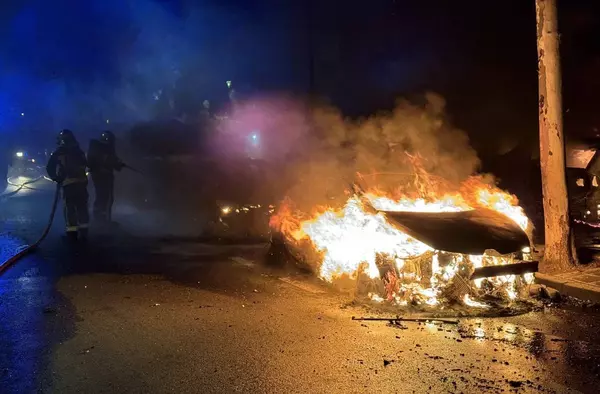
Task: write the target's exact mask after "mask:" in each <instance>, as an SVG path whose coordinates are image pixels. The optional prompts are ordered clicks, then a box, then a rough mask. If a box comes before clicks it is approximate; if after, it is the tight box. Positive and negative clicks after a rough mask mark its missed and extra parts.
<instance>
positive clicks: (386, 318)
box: [352, 316, 459, 324]
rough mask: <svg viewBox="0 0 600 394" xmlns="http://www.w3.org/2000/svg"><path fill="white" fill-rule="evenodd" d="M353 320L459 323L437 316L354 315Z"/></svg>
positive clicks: (392, 322) (396, 322)
mask: <svg viewBox="0 0 600 394" xmlns="http://www.w3.org/2000/svg"><path fill="white" fill-rule="evenodd" d="M352 320H357V321H387V322H389V323H391V324H398V323H399V322H412V323H443V324H458V323H459V321H458V320H449V319H437V318H408V317H400V316H396V317H356V316H352Z"/></svg>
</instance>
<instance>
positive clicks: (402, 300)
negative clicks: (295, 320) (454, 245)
mask: <svg viewBox="0 0 600 394" xmlns="http://www.w3.org/2000/svg"><path fill="white" fill-rule="evenodd" d="M368 205H371V206H372V207H373V208H375V210H373V208H371V207H369V206H368ZM292 206H293V203H292V202H291V201H289V200H288V201H286V202H285V203H284V204H282V207H281V208H280V210H279V211H278V213H277V214H276V215H275V216H274V217H273V218H272V223H271V224H272V226H273V227H275V228H277V229H278V230H279V231H280V232H281V233H282V234H283V235H284V236H285V238H286V240H287V241H288V242H290V243H292V244H294V245H303V246H305V247H306V246H307V245H308V247H309V248H310V249H312V252H315V253H316V255H317V256H318V258H319V259H320V261H319V266H318V274H319V276H320V277H321V278H322V279H323V280H325V281H328V282H333V281H335V280H336V279H338V278H341V277H344V276H346V277H350V278H351V279H355V280H359V278H360V277H361V275H362V276H363V277H364V276H365V275H366V276H367V277H368V278H370V279H376V280H381V281H382V282H383V283H384V291H383V293H385V294H383V293H380V294H376V293H372V294H370V298H371V299H372V300H375V301H377V302H381V301H383V300H384V299H386V300H388V301H390V302H396V303H398V304H399V305H405V304H407V303H409V302H410V303H417V304H425V305H432V306H433V305H438V304H439V303H440V301H441V300H442V299H448V298H451V297H450V295H451V294H455V295H456V297H454V298H455V299H458V300H459V302H462V303H463V304H464V305H468V306H472V307H480V308H483V307H486V305H485V304H483V303H480V302H478V301H475V300H473V299H472V295H473V294H482V293H486V294H489V293H492V294H494V295H501V296H502V297H503V298H506V299H509V300H514V299H515V298H517V297H518V290H519V288H518V287H519V285H520V284H523V283H531V280H532V277H531V276H526V277H516V276H514V275H509V276H502V277H495V278H487V279H477V280H474V281H472V282H471V281H466V280H465V279H464V276H461V275H458V274H459V272H463V271H465V270H471V271H472V269H474V268H477V267H482V266H487V265H500V264H507V263H511V262H512V260H513V258H514V256H513V255H508V256H500V255H494V254H493V253H490V254H484V255H479V256H473V255H463V254H456V253H447V252H443V251H438V250H435V249H433V248H432V247H431V246H429V245H426V244H424V243H423V242H421V241H419V240H417V239H415V238H413V237H411V236H409V235H408V234H406V233H404V232H402V231H401V230H399V229H398V228H396V227H394V226H393V225H391V224H390V223H389V222H388V220H387V218H386V214H385V213H384V212H380V211H398V212H400V211H410V212H459V211H468V210H473V209H475V208H477V207H484V208H488V209H493V210H495V211H497V212H500V213H502V214H504V215H506V216H508V217H509V218H510V219H512V220H513V221H514V222H515V223H517V224H518V225H519V226H520V227H521V228H522V229H523V230H527V228H528V226H529V220H528V218H527V216H526V215H525V213H524V211H523V209H522V208H521V207H519V206H518V201H517V199H516V197H514V196H512V195H509V194H507V193H505V192H503V191H501V190H499V189H497V188H495V187H493V186H489V185H487V184H485V183H483V182H481V180H480V178H470V179H469V180H467V181H466V182H464V183H463V184H462V185H461V188H460V190H459V191H457V192H455V193H447V194H442V195H439V196H438V197H434V196H432V195H427V196H424V197H417V198H411V197H409V196H407V195H400V196H398V195H395V196H392V195H390V194H389V193H384V192H382V191H378V190H370V191H369V192H366V193H364V194H363V195H362V196H359V195H357V194H352V195H350V197H349V198H348V200H347V201H346V203H345V205H344V206H343V207H342V208H340V209H334V208H331V207H326V208H321V209H320V210H319V211H318V212H317V213H314V214H313V215H312V216H311V217H306V216H305V215H303V214H301V213H297V212H294V211H293V209H292ZM386 265H387V266H388V268H389V269H387V270H386V269H383V270H382V267H385V266H386ZM390 267H391V268H390ZM382 296H383V297H382Z"/></svg>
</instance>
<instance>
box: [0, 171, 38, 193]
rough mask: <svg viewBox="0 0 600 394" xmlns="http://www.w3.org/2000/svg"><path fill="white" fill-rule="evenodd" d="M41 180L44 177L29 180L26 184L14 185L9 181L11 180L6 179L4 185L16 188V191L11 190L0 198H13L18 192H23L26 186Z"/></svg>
mask: <svg viewBox="0 0 600 394" xmlns="http://www.w3.org/2000/svg"><path fill="white" fill-rule="evenodd" d="M42 178H44V177H43V176H39V177H37V178H33V179H30V180H28V181H27V182H23V183H15V182H12V181H11V180H10V179H11V178H8V179H7V180H6V183H7V184H9V185H11V186H14V187H16V189H15V190H13V191H12V192H8V193H5V194H1V195H0V198H8V197H11V196H14V195H15V194H17V193H18V192H20V191H21V190H23V189H24V188H26V187H27V186H28V185H31V184H32V183H35V182H37V181H39V180H40V179H42Z"/></svg>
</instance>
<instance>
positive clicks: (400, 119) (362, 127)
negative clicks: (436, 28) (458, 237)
mask: <svg viewBox="0 0 600 394" xmlns="http://www.w3.org/2000/svg"><path fill="white" fill-rule="evenodd" d="M311 119H312V123H313V125H312V126H313V130H314V133H312V135H311V137H310V138H308V140H307V141H305V143H304V144H303V149H302V154H301V155H299V156H298V157H296V158H295V162H294V163H293V164H291V165H290V167H289V172H288V174H287V175H286V177H285V178H286V180H287V181H288V182H289V184H288V186H289V187H288V189H287V196H288V197H290V198H291V199H292V201H294V203H295V204H296V205H297V208H299V209H300V210H301V211H305V212H309V211H310V210H312V209H313V208H314V207H315V206H319V205H334V206H336V205H339V204H343V203H344V202H345V198H344V191H345V190H347V189H348V187H349V185H350V184H351V183H352V182H355V181H361V182H362V183H363V184H364V185H365V186H367V187H369V188H373V187H376V188H380V189H389V190H394V189H398V188H402V191H403V192H404V193H416V192H418V190H416V189H415V186H414V185H412V184H409V183H410V182H414V178H415V176H416V175H418V174H419V173H422V174H425V175H426V176H427V177H428V178H427V179H425V181H432V180H433V181H434V182H435V180H441V181H442V182H443V183H444V184H445V185H447V186H456V187H457V188H458V185H459V184H460V183H461V182H462V181H464V180H466V179H467V178H468V177H469V176H471V175H473V174H474V173H476V172H477V170H478V168H479V165H480V161H479V158H478V157H477V153H476V152H475V150H473V148H472V147H471V146H470V145H469V139H468V137H467V135H466V133H465V132H463V131H462V130H459V129H457V128H455V127H453V126H452V124H451V123H450V122H449V121H448V119H447V117H446V114H445V101H444V99H443V98H442V97H440V96H438V95H436V94H432V93H428V94H425V95H424V97H423V100H422V102H421V103H415V102H410V101H407V100H400V101H398V104H397V105H396V107H395V108H394V110H392V111H390V112H382V113H380V114H377V115H373V116H371V117H368V118H364V119H359V120H352V119H345V118H344V117H343V115H342V114H341V113H340V112H339V111H338V110H336V109H335V108H333V107H330V106H318V107H316V108H313V109H312V110H311Z"/></svg>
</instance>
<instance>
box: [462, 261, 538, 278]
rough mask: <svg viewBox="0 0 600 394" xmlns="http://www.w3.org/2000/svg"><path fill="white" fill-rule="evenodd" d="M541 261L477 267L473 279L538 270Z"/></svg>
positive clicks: (528, 272)
mask: <svg viewBox="0 0 600 394" xmlns="http://www.w3.org/2000/svg"><path fill="white" fill-rule="evenodd" d="M538 266H539V263H538V262H537V261H523V262H520V263H514V264H503V265H491V266H487V267H478V268H475V270H474V271H473V274H472V275H471V278H470V279H471V280H474V279H481V278H491V277H494V276H504V275H523V274H530V273H534V272H538Z"/></svg>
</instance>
